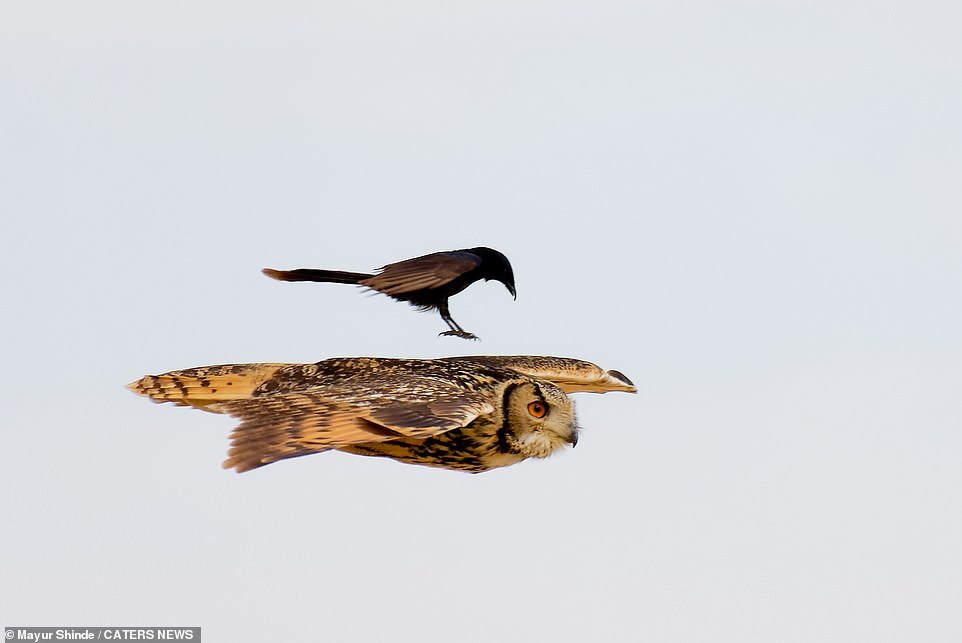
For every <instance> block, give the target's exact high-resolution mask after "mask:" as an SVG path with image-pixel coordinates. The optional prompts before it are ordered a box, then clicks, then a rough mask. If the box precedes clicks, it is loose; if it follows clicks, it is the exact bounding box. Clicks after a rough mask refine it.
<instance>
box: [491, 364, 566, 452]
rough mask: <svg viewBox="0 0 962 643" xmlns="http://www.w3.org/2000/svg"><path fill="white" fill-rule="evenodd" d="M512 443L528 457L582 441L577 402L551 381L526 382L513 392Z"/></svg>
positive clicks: (510, 424)
mask: <svg viewBox="0 0 962 643" xmlns="http://www.w3.org/2000/svg"><path fill="white" fill-rule="evenodd" d="M509 398H510V399H509V400H508V417H507V420H508V426H509V428H510V434H511V435H510V437H509V444H510V446H511V447H512V449H513V450H515V451H516V452H518V453H520V454H522V455H524V456H525V457H526V458H546V457H548V456H549V455H551V454H552V453H553V452H555V451H557V450H558V449H560V448H562V447H563V446H564V445H566V444H571V445H574V444H576V443H577V442H578V427H577V425H576V424H575V414H574V405H573V404H572V403H571V399H570V398H568V396H567V395H565V393H564V392H563V391H562V390H561V389H560V388H558V387H557V386H554V385H553V384H549V383H547V382H540V383H538V384H537V385H536V384H522V385H520V386H518V387H516V388H515V389H513V390H512V391H511V392H510V393H509Z"/></svg>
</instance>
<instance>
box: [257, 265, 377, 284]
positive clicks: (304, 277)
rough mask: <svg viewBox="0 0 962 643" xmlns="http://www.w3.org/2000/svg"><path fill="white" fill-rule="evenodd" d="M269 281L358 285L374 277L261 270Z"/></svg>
mask: <svg viewBox="0 0 962 643" xmlns="http://www.w3.org/2000/svg"><path fill="white" fill-rule="evenodd" d="M261 272H263V273H264V274H265V275H267V276H268V277H270V278H271V279H277V280H278V281H324V282H328V283H332V284H359V283H361V282H362V281H364V280H365V279H370V278H371V277H373V276H374V275H369V274H365V273H363V272H344V271H342V270H317V269H315V268H298V269H297V270H274V269H273V268H264V269H263V270H261Z"/></svg>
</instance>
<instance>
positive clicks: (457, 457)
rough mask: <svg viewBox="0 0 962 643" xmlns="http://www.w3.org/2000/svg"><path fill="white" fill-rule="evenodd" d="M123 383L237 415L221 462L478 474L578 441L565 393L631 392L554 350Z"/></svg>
mask: <svg viewBox="0 0 962 643" xmlns="http://www.w3.org/2000/svg"><path fill="white" fill-rule="evenodd" d="M128 388H129V389H130V390H132V391H134V392H135V393H139V394H141V395H144V396H146V397H149V398H150V399H151V400H152V401H154V402H172V403H174V404H176V405H179V406H193V407H195V408H199V409H203V410H205V411H212V412H214V413H225V414H227V415H230V416H233V417H235V418H237V419H238V420H240V424H239V425H238V426H237V427H235V428H234V430H233V432H232V434H231V447H230V450H229V451H228V458H227V460H226V461H225V462H224V468H234V469H235V470H236V471H237V472H244V471H249V470H251V469H255V468H257V467H262V466H264V465H266V464H270V463H272V462H277V461H278V460H283V459H285V458H296V457H298V456H303V455H310V454H312V453H321V452H323V451H329V450H331V449H335V450H338V451H346V452H349V453H355V454H359V455H366V456H377V457H386V458H392V459H394V460H398V461H400V462H406V463H410V464H419V465H424V466H429V467H440V468H444V469H454V470H458V471H467V472H471V473H481V472H483V471H489V470H491V469H496V468H498V467H506V466H509V465H512V464H515V463H517V462H521V461H522V460H525V459H527V458H546V457H547V456H549V455H551V454H552V453H554V452H556V451H558V450H559V449H561V448H563V447H564V446H565V445H569V444H570V445H572V446H574V445H575V444H577V442H578V425H577V422H576V420H575V411H574V405H573V403H572V401H571V399H570V398H569V397H568V393H574V392H594V393H605V392H608V391H624V392H627V393H635V392H637V390H636V388H635V387H634V385H633V384H632V383H631V381H630V380H629V379H628V378H627V377H625V376H624V375H622V374H621V373H619V372H618V371H605V370H603V369H602V368H601V367H599V366H596V365H595V364H592V363H590V362H585V361H582V360H578V359H570V358H565V357H542V356H473V357H447V358H441V359H387V358H377V357H342V358H332V359H326V360H323V361H320V362H317V363H315V364H228V365H223V366H204V367H199V368H191V369H187V370H182V371H172V372H170V373H165V374H163V375H148V376H146V377H144V378H142V379H140V380H138V381H136V382H133V383H132V384H129V385H128Z"/></svg>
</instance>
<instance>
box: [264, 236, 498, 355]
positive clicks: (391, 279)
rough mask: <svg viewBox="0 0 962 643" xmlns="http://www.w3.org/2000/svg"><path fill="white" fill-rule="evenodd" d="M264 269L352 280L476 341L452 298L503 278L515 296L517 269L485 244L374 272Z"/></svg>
mask: <svg viewBox="0 0 962 643" xmlns="http://www.w3.org/2000/svg"><path fill="white" fill-rule="evenodd" d="M262 272H263V273H264V274H265V275H267V276H268V277H271V278H273V279H277V280H279V281H319V282H327V283H338V284H354V285H358V286H363V287H365V288H370V289H372V290H376V291H377V292H380V293H383V294H385V295H387V296H389V297H392V298H394V299H397V300H398V301H405V302H408V303H409V304H411V305H413V306H417V307H418V308H421V309H422V310H437V311H438V312H439V313H440V314H441V319H443V320H444V321H445V323H446V324H447V325H448V327H449V328H450V330H448V331H445V332H443V333H441V335H454V336H457V337H463V338H464V339H477V336H476V335H473V334H471V333H469V332H467V331H465V330H464V329H463V328H461V326H459V325H458V323H457V322H455V321H454V320H453V319H452V318H451V313H450V312H449V311H448V299H449V298H451V297H453V296H454V295H456V294H458V293H459V292H461V291H462V290H464V289H465V288H467V287H468V286H470V285H471V284H473V283H474V282H476V281H479V280H481V279H484V280H485V281H490V280H494V281H500V282H501V283H502V284H504V286H505V287H506V288H507V289H508V292H510V293H511V295H512V296H514V297H515V298H517V293H516V291H515V286H514V271H513V270H512V269H511V263H510V262H509V261H508V258H507V257H505V256H504V255H503V254H501V253H500V252H498V251H497V250H492V249H491V248H484V247H479V248H467V249H464V250H450V251H447V252H434V253H431V254H429V255H423V256H421V257H414V258H413V259H406V260H404V261H399V262H396V263H392V264H388V265H386V266H384V267H383V268H380V269H379V270H378V272H377V273H374V274H369V273H361V272H344V271H341V270H318V269H314V268H298V269H296V270H274V269H272V268H264V270H263V271H262Z"/></svg>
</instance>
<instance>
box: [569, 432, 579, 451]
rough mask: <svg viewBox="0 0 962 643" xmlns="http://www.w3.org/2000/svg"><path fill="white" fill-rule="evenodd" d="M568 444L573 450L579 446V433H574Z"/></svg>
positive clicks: (570, 436)
mask: <svg viewBox="0 0 962 643" xmlns="http://www.w3.org/2000/svg"><path fill="white" fill-rule="evenodd" d="M568 444H570V445H571V448H572V449H573V448H575V447H576V446H578V432H577V431H572V433H571V435H569V436H568Z"/></svg>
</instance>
